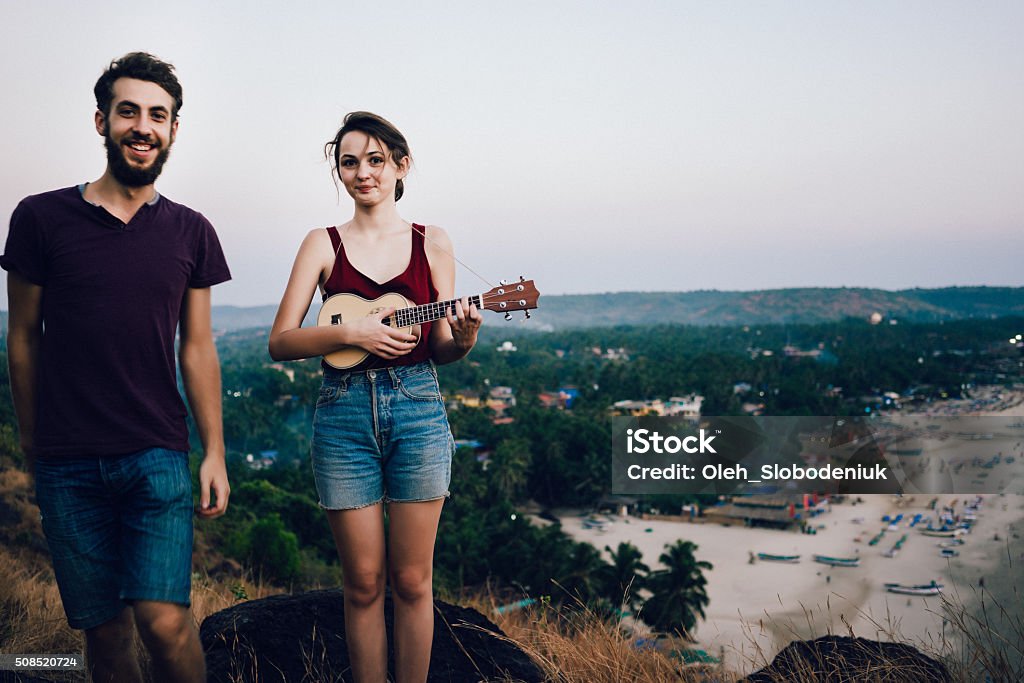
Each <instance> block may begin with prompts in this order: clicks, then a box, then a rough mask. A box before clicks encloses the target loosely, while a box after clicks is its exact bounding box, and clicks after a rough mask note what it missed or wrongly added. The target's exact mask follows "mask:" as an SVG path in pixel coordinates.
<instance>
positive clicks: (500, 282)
mask: <svg viewBox="0 0 1024 683" xmlns="http://www.w3.org/2000/svg"><path fill="white" fill-rule="evenodd" d="M498 284H499V285H501V286H502V287H504V286H506V285H507V284H508V280H498Z"/></svg>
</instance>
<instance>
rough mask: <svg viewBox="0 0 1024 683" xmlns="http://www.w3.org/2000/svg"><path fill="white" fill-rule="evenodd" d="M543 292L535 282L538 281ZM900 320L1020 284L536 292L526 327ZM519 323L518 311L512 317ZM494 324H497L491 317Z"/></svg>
mask: <svg viewBox="0 0 1024 683" xmlns="http://www.w3.org/2000/svg"><path fill="white" fill-rule="evenodd" d="M538 284H539V288H540V289H541V291H542V292H543V283H538ZM875 312H878V313H881V314H882V315H884V316H885V317H886V318H896V319H898V320H903V321H906V322H937V321H940V320H960V319H964V318H992V317H1002V316H1011V315H1018V316H1019V315H1024V288H1022V287H948V288H944V289H906V290H901V291H895V292H894V291H887V290H883V289H859V288H858V289H847V288H831V289H830V288H820V287H817V288H804V289H775V290H760V291H754V292H721V291H713V290H712V291H698V292H613V293H605V294H571V295H561V296H546V295H542V296H541V299H540V308H539V309H538V310H537V311H535V312H534V313H533V318H532V320H531V324H530V325H528V327H529V328H533V329H540V330H553V329H569V328H580V327H606V326H611V325H651V324H665V323H669V324H673V323H676V324H687V325H763V324H770V323H818V322H826V321H830V320H840V319H842V318H847V317H854V318H868V317H870V316H871V314H872V313H875ZM274 313H275V307H273V306H257V307H250V308H241V307H236V306H216V307H214V310H213V315H214V323H215V325H216V327H218V328H219V329H224V330H233V329H240V328H244V327H256V326H266V327H269V326H270V324H271V323H272V322H273V319H274ZM513 318H514V320H521V319H522V316H521V315H520V314H513ZM494 320H496V321H497V320H500V318H497V317H495V318H494Z"/></svg>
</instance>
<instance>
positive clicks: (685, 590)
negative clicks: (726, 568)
mask: <svg viewBox="0 0 1024 683" xmlns="http://www.w3.org/2000/svg"><path fill="white" fill-rule="evenodd" d="M695 550H697V545H696V544H695V543H693V542H692V541H683V540H679V541H676V542H675V544H673V545H668V544H665V552H663V553H662V554H661V557H659V558H658V560H659V561H660V562H661V563H662V564H663V565H665V568H664V569H659V570H658V571H655V572H653V573H652V574H651V576H650V579H649V581H648V584H647V585H648V587H649V588H650V590H651V592H652V593H653V595H652V596H651V597H650V598H649V599H648V600H647V602H646V603H644V607H643V612H642V613H641V616H642V617H643V620H644V621H645V622H647V623H648V624H650V625H651V626H652V627H653V628H655V629H657V630H658V631H663V632H666V633H673V632H678V633H680V634H682V635H683V636H684V637H687V638H690V637H691V636H690V634H691V633H692V632H693V631H694V629H695V628H696V626H697V618H698V617H699V618H701V619H703V618H704V608H705V607H707V605H708V603H709V602H710V601H709V600H708V594H707V591H706V590H705V586H706V585H707V579H705V578H704V573H703V570H706V569H707V570H710V569H711V568H712V566H711V563H710V562H701V561H698V560H697V558H696V557H694V554H693V553H694V551H695Z"/></svg>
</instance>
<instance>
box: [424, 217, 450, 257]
mask: <svg viewBox="0 0 1024 683" xmlns="http://www.w3.org/2000/svg"><path fill="white" fill-rule="evenodd" d="M417 227H419V228H420V229H421V230H422V232H423V236H424V238H425V241H424V245H423V246H424V248H425V249H426V250H427V253H428V254H431V253H435V252H436V253H446V254H449V255H450V254H451V251H452V240H451V238H450V237H449V236H448V232H447V231H446V230H445V229H444V228H442V227H441V226H440V225H418V224H417Z"/></svg>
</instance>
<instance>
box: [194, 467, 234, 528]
mask: <svg viewBox="0 0 1024 683" xmlns="http://www.w3.org/2000/svg"><path fill="white" fill-rule="evenodd" d="M211 494H212V496H211ZM230 495H231V486H230V485H229V484H228V468H227V465H226V464H225V463H224V456H223V455H210V454H207V455H206V457H204V458H203V462H202V464H201V465H200V466H199V516H200V517H205V518H207V519H213V518H214V517H220V516H221V515H223V514H224V513H225V512H226V511H227V509H228V496H230ZM211 501H214V502H211Z"/></svg>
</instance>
